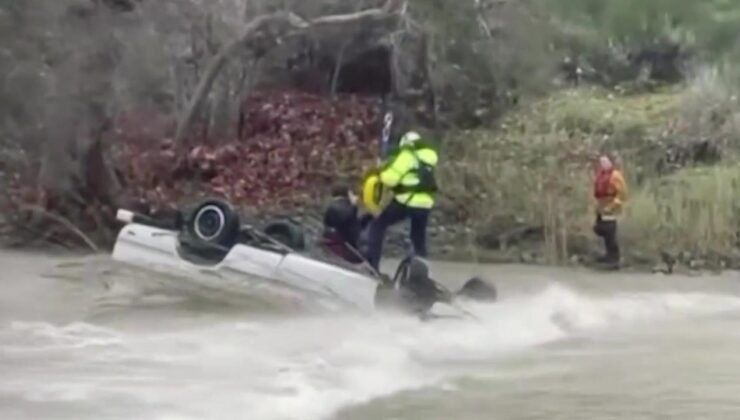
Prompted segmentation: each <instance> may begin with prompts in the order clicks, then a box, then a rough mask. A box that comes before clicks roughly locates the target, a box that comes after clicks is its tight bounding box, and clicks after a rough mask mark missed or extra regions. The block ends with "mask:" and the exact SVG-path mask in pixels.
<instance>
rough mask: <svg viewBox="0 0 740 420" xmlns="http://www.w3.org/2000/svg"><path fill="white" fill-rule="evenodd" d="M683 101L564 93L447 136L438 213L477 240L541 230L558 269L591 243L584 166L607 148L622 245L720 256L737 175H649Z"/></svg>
mask: <svg viewBox="0 0 740 420" xmlns="http://www.w3.org/2000/svg"><path fill="white" fill-rule="evenodd" d="M685 98H686V96H685V95H684V91H683V90H681V89H670V90H664V91H660V92H656V93H650V94H639V95H617V94H614V93H611V92H609V91H606V90H602V89H596V88H593V89H592V88H587V89H576V90H566V91H562V92H558V93H556V94H554V95H552V96H550V97H548V98H546V99H543V100H540V101H537V102H534V103H531V104H529V105H528V106H525V107H522V108H521V109H519V110H517V111H515V112H513V113H511V114H510V115H509V116H507V117H506V118H505V119H504V120H503V121H502V122H501V124H500V126H499V127H498V128H496V129H489V130H474V131H464V132H457V133H453V134H451V135H450V136H449V137H448V138H446V139H445V141H444V142H443V147H444V150H443V155H444V156H446V158H445V159H444V160H443V164H442V166H441V167H440V176H439V179H440V184H441V189H442V191H443V192H444V193H443V199H442V200H441V203H440V206H441V208H442V210H443V211H444V212H445V213H446V214H447V215H448V216H450V217H452V218H453V219H455V221H462V222H465V223H467V224H468V225H470V226H471V227H473V230H474V231H475V232H476V233H477V234H486V233H490V232H496V233H498V232H501V231H505V230H506V229H507V228H509V227H513V226H517V225H527V226H541V227H543V228H544V230H545V243H544V244H543V245H544V250H545V254H546V256H547V258H548V260H549V261H551V262H562V261H564V260H565V259H567V258H568V257H569V256H570V254H571V253H572V252H574V249H575V248H578V247H580V248H583V247H584V246H592V245H594V244H595V242H596V239H595V238H594V236H593V233H592V231H591V227H592V224H593V217H594V216H593V215H594V209H593V200H592V198H591V178H590V176H591V164H592V163H593V159H594V157H595V156H596V154H597V153H598V152H599V151H600V150H616V151H618V153H619V154H620V156H622V158H623V167H624V172H625V176H626V179H627V181H628V186H629V189H630V195H631V197H632V198H631V200H630V201H629V202H628V206H627V212H626V215H625V216H626V219H625V226H624V229H623V234H624V237H625V241H627V242H628V243H630V244H631V245H630V246H632V247H633V248H634V249H640V250H644V251H645V252H648V253H653V252H657V251H660V250H663V249H665V248H666V247H668V246H669V245H675V246H677V247H680V248H681V249H683V250H688V249H692V250H693V249H698V250H703V251H708V250H715V249H716V250H725V249H728V248H729V247H731V246H732V244H733V241H734V235H735V233H734V232H735V231H736V230H737V229H735V227H734V225H733V223H734V222H733V220H732V218H733V214H735V212H736V211H737V210H740V194H738V192H739V191H738V190H737V189H738V188H740V169H739V168H738V167H721V168H719V167H718V168H712V169H691V170H685V171H682V172H680V173H679V174H676V175H674V176H670V177H667V178H658V175H657V171H656V168H655V164H656V162H657V159H658V157H660V156H661V154H662V153H664V149H663V148H662V147H661V146H660V144H659V141H660V139H661V136H662V135H663V133H664V131H665V127H666V126H667V125H668V124H669V123H671V122H672V121H673V119H674V118H675V117H676V116H677V115H678V114H679V111H680V110H681V106H682V104H683V102H682V101H683V100H684V99H685ZM736 197H738V198H736ZM507 225H508V226H507ZM584 244H585V245H584ZM581 250H582V249H581Z"/></svg>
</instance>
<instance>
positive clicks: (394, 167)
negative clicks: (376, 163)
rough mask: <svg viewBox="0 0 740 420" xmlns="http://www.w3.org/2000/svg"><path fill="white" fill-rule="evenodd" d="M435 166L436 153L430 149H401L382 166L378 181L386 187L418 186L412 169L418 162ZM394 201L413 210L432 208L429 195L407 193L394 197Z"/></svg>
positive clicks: (417, 179)
mask: <svg viewBox="0 0 740 420" xmlns="http://www.w3.org/2000/svg"><path fill="white" fill-rule="evenodd" d="M417 157H418V159H419V160H421V161H423V162H424V163H426V164H428V165H431V166H436V165H437V152H436V151H434V150H433V149H431V148H428V147H424V148H421V149H418V150H414V149H412V148H408V147H403V148H401V149H400V151H399V152H398V154H397V155H396V156H395V157H393V158H392V160H391V161H389V162H387V163H386V164H385V165H384V166H383V170H382V171H381V173H380V181H381V182H382V183H383V184H384V185H386V186H388V187H391V188H393V187H397V186H409V187H413V186H415V185H418V184H419V177H418V176H417V175H416V173H415V171H414V169H416V168H417V167H418V164H419V162H418V160H417ZM394 198H395V200H396V201H398V202H399V203H401V204H404V205H406V206H409V207H414V208H425V209H431V208H432V207H434V197H433V195H432V194H429V193H422V192H409V193H402V194H397V195H395V197H394Z"/></svg>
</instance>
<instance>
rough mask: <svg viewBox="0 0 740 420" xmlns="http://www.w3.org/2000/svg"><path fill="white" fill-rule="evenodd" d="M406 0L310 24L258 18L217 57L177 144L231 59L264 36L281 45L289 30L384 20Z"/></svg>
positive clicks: (292, 18)
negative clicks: (267, 35) (254, 40)
mask: <svg viewBox="0 0 740 420" xmlns="http://www.w3.org/2000/svg"><path fill="white" fill-rule="evenodd" d="M402 5H403V1H402V0H388V2H387V3H386V4H385V5H384V6H383V7H382V8H375V9H368V10H364V11H360V12H355V13H348V14H342V15H330V16H323V17H319V18H316V19H312V20H310V21H307V20H305V19H303V18H301V17H299V16H297V15H296V14H294V13H291V12H278V13H273V14H269V15H264V16H260V17H257V18H255V19H254V20H252V21H251V22H250V23H249V24H247V26H246V27H245V28H244V31H243V33H242V35H241V36H240V37H239V38H238V39H236V40H234V41H232V42H231V43H229V44H227V45H226V46H224V47H223V48H221V50H220V51H219V52H218V54H216V56H215V57H213V59H212V60H211V62H210V64H209V65H208V67H207V69H206V72H205V74H204V75H203V76H202V77H201V80H200V82H199V83H198V87H197V88H196V90H195V94H194V95H193V97H192V98H191V100H190V103H189V104H188V106H187V108H186V110H185V112H184V113H183V116H182V118H181V120H180V121H179V124H178V126H177V132H176V134H175V142H176V143H177V144H182V141H183V139H184V137H185V133H186V132H187V131H188V129H189V128H190V126H191V124H192V121H193V118H194V117H195V115H196V114H197V112H198V110H199V109H200V107H201V105H202V103H203V101H204V100H205V98H206V96H207V95H208V93H209V92H210V91H211V88H212V86H213V82H214V81H215V80H216V78H217V77H218V75H219V73H220V72H221V70H222V69H223V67H224V65H225V64H226V62H227V60H229V59H230V58H231V57H232V56H234V55H235V54H236V53H237V52H238V51H239V50H240V49H241V48H242V47H244V46H246V45H248V43H249V42H250V41H251V40H252V39H254V38H256V37H258V36H259V35H261V34H262V33H263V32H268V31H269V30H270V29H272V33H270V34H269V35H271V36H272V37H273V38H274V40H273V42H280V37H281V36H282V35H283V34H285V33H286V32H288V31H289V30H294V31H297V32H298V33H300V32H304V31H306V30H309V29H316V28H320V27H326V26H334V25H347V24H358V23H360V22H363V21H368V20H370V21H372V20H383V19H388V18H390V17H393V16H395V15H397V12H398V10H399V9H400V8H401V7H402Z"/></svg>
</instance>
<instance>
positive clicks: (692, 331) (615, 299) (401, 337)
mask: <svg viewBox="0 0 740 420" xmlns="http://www.w3.org/2000/svg"><path fill="white" fill-rule="evenodd" d="M0 267H1V268H2V270H0V287H1V288H2V289H1V291H0V418H2V419H75V420H80V419H91V420H92V419H95V420H105V419H152V420H154V419H157V420H159V419H161V420H169V419H183V420H186V419H187V420H189V419H225V420H226V419H228V420H233V419H245V420H288V419H290V420H293V419H295V420H323V419H336V420H416V419H424V420H448V419H456V420H474V419H475V420H477V419H481V420H482V419H511V420H525V419H547V420H580V419H583V420H608V419H629V420H641V419H723V420H724V419H727V420H731V419H740V274H736V273H726V274H722V275H716V276H703V277H680V276H670V277H667V276H662V275H647V274H645V275H642V274H630V273H609V274H601V273H595V272H591V271H587V270H575V269H553V268H534V267H520V266H472V265H463V264H449V263H435V264H434V267H433V272H434V273H435V276H436V277H437V278H439V279H441V280H443V281H445V282H448V283H456V282H459V281H462V280H463V279H465V278H467V277H468V276H469V275H473V274H481V275H483V276H485V277H487V278H488V279H490V280H492V281H494V282H495V283H496V285H497V286H498V288H499V297H500V301H499V302H497V303H495V304H489V305H477V306H473V307H471V308H470V309H471V311H472V312H474V313H475V314H476V315H477V316H478V318H480V322H473V321H452V320H450V321H439V322H429V323H422V322H420V321H418V320H415V319H411V318H408V317H402V316H400V315H392V314H383V313H378V314H374V315H372V316H361V315H350V314H321V313H311V314H294V313H292V314H285V313H281V312H280V311H270V310H266V309H265V308H262V307H255V305H252V304H251V303H250V302H249V301H248V300H243V299H237V298H234V297H233V296H229V294H228V293H224V294H219V293H216V292H214V291H206V290H201V289H198V288H193V287H186V286H185V285H180V284H178V283H177V282H173V281H171V280H168V281H164V280H162V279H159V278H156V276H152V275H151V274H145V273H137V272H134V271H130V270H128V269H124V268H121V267H119V266H117V265H116V264H114V263H113V262H111V261H110V260H109V258H107V257H106V256H94V257H74V256H50V255H41V254H30V253H14V252H7V251H4V252H0Z"/></svg>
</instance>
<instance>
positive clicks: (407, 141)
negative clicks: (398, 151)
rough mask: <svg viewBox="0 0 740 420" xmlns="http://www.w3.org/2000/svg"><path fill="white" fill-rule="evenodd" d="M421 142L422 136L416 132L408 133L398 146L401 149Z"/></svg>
mask: <svg viewBox="0 0 740 420" xmlns="http://www.w3.org/2000/svg"><path fill="white" fill-rule="evenodd" d="M419 140H421V136H420V135H419V133H417V132H416V131H409V132H408V133H406V134H404V135H403V137H401V141H400V142H398V145H399V146H401V147H404V146H411V145H413V144H414V143H416V142H417V141H419Z"/></svg>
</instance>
